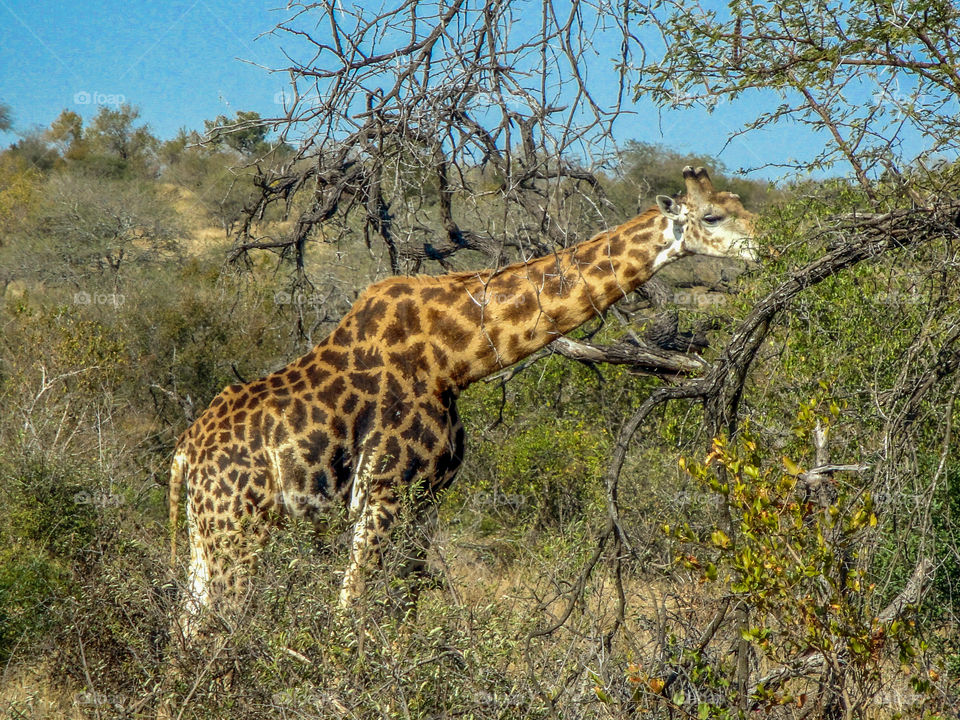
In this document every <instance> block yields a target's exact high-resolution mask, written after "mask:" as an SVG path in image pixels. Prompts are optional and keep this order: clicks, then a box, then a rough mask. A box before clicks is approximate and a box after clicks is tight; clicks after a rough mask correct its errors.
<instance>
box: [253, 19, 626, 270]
mask: <svg viewBox="0 0 960 720" xmlns="http://www.w3.org/2000/svg"><path fill="white" fill-rule="evenodd" d="M293 8H294V11H293V13H292V14H291V16H290V17H289V18H288V19H287V20H285V21H284V22H282V23H280V24H279V25H278V26H277V27H276V28H275V30H274V31H273V32H274V33H275V34H277V35H280V36H281V37H282V38H283V40H284V43H285V47H286V48H287V53H288V55H290V56H291V57H294V58H299V60H298V61H296V62H294V63H292V64H291V65H290V66H289V67H286V68H282V70H284V71H285V72H287V73H289V75H290V77H291V87H290V90H289V91H287V92H286V93H285V94H284V96H283V99H284V101H285V115H284V116H283V117H280V118H274V119H273V122H275V123H277V124H279V126H280V128H281V137H282V138H283V139H284V140H285V141H286V142H289V143H291V144H293V145H296V146H298V147H299V152H298V153H297V155H296V157H295V158H294V160H293V161H292V162H291V163H289V164H288V165H287V167H286V168H284V170H283V171H281V172H279V173H277V174H265V175H264V176H263V177H262V178H261V180H260V185H261V187H262V190H263V194H262V198H261V200H260V202H259V203H257V204H256V205H255V206H254V207H253V208H251V212H250V218H251V219H253V218H256V217H258V216H259V215H260V214H262V212H263V210H264V208H265V207H266V206H267V205H269V204H270V203H272V202H277V201H287V202H289V201H290V200H291V199H292V198H293V197H294V196H296V195H297V194H301V193H302V194H305V195H309V196H310V200H309V202H308V206H307V208H306V209H305V210H304V211H303V212H301V213H300V214H299V216H298V217H297V219H296V224H295V227H294V228H293V230H292V231H291V232H290V233H289V234H288V235H287V236H286V237H284V238H282V239H279V240H278V239H271V240H268V241H264V240H263V239H262V238H258V237H257V236H256V235H255V232H254V226H253V224H252V223H250V222H248V223H247V224H245V225H244V227H243V229H242V232H241V242H240V243H239V245H238V252H240V253H244V252H247V251H249V250H252V249H256V248H267V249H273V250H279V251H281V252H285V253H289V254H291V255H292V256H293V257H294V258H296V262H297V263H298V266H299V267H302V263H303V254H304V252H305V244H306V241H307V239H308V237H309V236H310V233H311V232H313V231H314V230H315V229H316V228H318V227H319V226H320V225H321V224H323V225H324V235H325V237H332V236H335V235H336V233H337V232H340V233H343V232H347V231H348V229H349V222H350V221H351V220H354V219H355V220H357V221H358V222H359V223H360V225H361V226H362V232H363V234H364V238H365V240H366V241H367V242H368V243H370V242H373V241H377V242H382V243H384V244H385V246H386V248H387V249H388V252H389V261H390V269H391V270H392V271H393V272H400V271H404V270H416V269H418V268H419V267H420V266H421V265H422V264H423V262H424V261H427V260H432V261H436V262H437V263H439V264H440V265H441V266H442V267H449V258H450V256H451V255H453V254H454V253H456V252H458V251H460V250H463V249H468V248H469V249H472V250H478V251H480V252H482V253H484V254H485V255H486V256H488V258H490V259H492V260H494V261H496V260H497V259H498V258H499V257H500V254H501V252H502V251H503V248H504V247H513V248H515V249H517V250H519V251H521V252H526V253H529V252H531V251H537V250H539V251H542V250H544V249H545V248H546V247H548V246H549V244H551V243H553V244H559V245H565V244H567V243H568V242H570V241H571V240H574V239H576V238H577V237H578V232H579V231H580V230H581V229H582V227H583V223H577V222H572V219H573V218H575V217H579V216H582V215H585V218H584V219H585V220H586V221H587V224H588V225H589V226H591V227H596V226H597V224H598V223H599V222H600V221H601V218H602V216H603V214H604V212H605V205H604V198H603V194H602V192H601V189H600V186H599V183H598V180H597V177H596V176H595V175H594V174H593V172H592V169H594V168H596V167H597V166H598V165H599V164H600V163H602V162H603V161H605V160H606V159H607V156H608V155H609V153H610V152H611V151H612V149H613V147H612V145H611V142H610V138H611V135H610V129H611V125H612V123H613V122H614V121H615V120H616V119H617V117H618V115H619V111H620V106H619V105H620V101H621V100H622V99H624V98H625V97H626V94H627V92H628V87H627V76H626V74H625V70H626V68H627V65H628V60H629V57H630V47H631V41H630V33H631V25H630V17H629V14H625V15H624V17H623V18H619V17H616V16H611V15H609V13H607V12H606V10H604V9H603V8H599V7H592V6H588V5H585V4H579V3H575V4H574V5H573V6H572V7H564V6H561V5H560V4H557V3H554V2H552V1H545V2H542V3H540V4H537V5H536V6H530V7H528V6H525V7H523V8H521V7H519V6H516V5H515V4H513V3H509V2H496V3H486V4H482V5H478V4H476V3H471V2H467V1H466V0H455V1H454V2H451V3H434V2H423V1H422V0H406V1H405V2H399V3H395V4H393V5H392V6H390V7H386V6H385V7H383V8H382V9H379V10H375V11H373V10H367V9H365V8H364V7H363V6H362V5H361V4H354V5H352V6H350V7H347V6H345V5H343V4H341V3H335V2H333V1H332V0H330V1H325V2H320V3H311V4H309V5H299V4H294V5H293ZM601 40H602V41H603V42H605V43H608V44H612V46H613V47H618V48H620V50H619V55H618V58H615V59H613V60H614V62H613V65H612V67H611V71H610V72H609V73H607V72H604V78H603V80H604V83H606V84H609V83H610V82H611V77H612V78H613V83H614V84H615V85H616V87H617V91H616V92H615V93H614V99H613V101H612V104H611V103H609V102H608V103H606V104H604V103H601V101H600V100H599V99H598V98H597V97H596V95H595V91H594V90H593V89H592V88H593V87H595V78H594V77H593V76H592V74H591V72H592V71H589V62H588V59H589V57H590V56H593V55H595V51H594V50H593V49H592V48H593V44H594V43H596V42H599V41H601ZM604 64H606V62H605V63H604ZM235 127H236V128H237V129H242V127H243V123H240V124H238V125H236V126H235ZM334 228H336V230H335V229H334Z"/></svg>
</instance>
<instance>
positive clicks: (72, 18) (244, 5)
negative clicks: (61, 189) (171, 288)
mask: <svg viewBox="0 0 960 720" xmlns="http://www.w3.org/2000/svg"><path fill="white" fill-rule="evenodd" d="M275 8H277V4H276V3H272V2H268V1H266V0H167V1H166V2H158V1H154V2H145V1H143V0H139V1H137V0H134V1H133V2H130V1H127V2H120V1H119V0H88V1H87V2H83V3H79V2H64V1H62V0H61V1H57V2H53V1H51V0H0V102H4V103H6V104H8V105H10V106H11V108H12V110H13V119H14V123H15V130H16V131H17V132H20V133H22V132H24V131H28V130H30V129H31V128H34V127H46V126H48V125H49V124H50V123H51V122H52V121H53V120H54V119H55V118H56V117H57V115H59V114H60V112H61V111H62V110H63V109H65V108H68V109H70V110H73V111H75V112H78V113H79V114H80V115H81V116H83V118H84V119H85V120H87V119H89V118H91V117H93V115H95V114H96V112H97V109H98V105H99V104H102V103H117V102H121V101H122V102H127V103H130V104H132V105H135V106H138V107H139V108H140V109H141V117H142V119H143V120H144V121H146V122H147V123H148V124H149V126H150V128H151V130H152V131H153V132H154V133H155V134H156V135H158V136H159V137H161V138H162V139H166V138H170V137H172V136H173V135H174V134H175V133H176V132H177V130H178V129H179V128H187V129H202V127H203V120H205V119H212V118H214V117H216V116H217V115H224V114H225V115H232V114H233V113H234V112H236V111H237V110H255V111H257V112H259V113H260V114H261V115H264V116H271V115H275V114H277V113H278V112H279V111H280V106H279V105H278V104H277V100H276V99H277V97H278V93H279V92H280V91H281V90H282V89H283V88H284V86H285V85H286V82H287V77H286V76H285V75H283V74H271V73H269V72H268V71H267V70H266V69H265V68H267V67H278V66H282V65H284V64H286V62H287V61H286V60H285V59H284V57H283V54H282V47H281V42H288V43H289V39H287V40H284V39H283V38H277V37H274V36H270V35H267V36H264V37H260V38H259V39H258V38H257V36H258V35H261V34H262V33H265V32H267V31H269V30H270V29H271V28H272V27H273V26H274V25H275V24H276V23H277V22H278V21H279V20H281V19H282V18H283V17H284V16H285V13H286V11H284V10H282V9H281V10H277V9H275ZM288 47H290V45H289V44H288ZM598 76H600V77H602V70H601V71H600V72H597V73H594V77H598ZM629 109H631V110H633V111H634V112H635V113H636V114H635V115H631V116H627V117H625V118H624V119H623V120H622V121H621V122H620V123H619V129H618V133H617V135H618V138H617V139H618V140H619V141H624V140H627V139H637V140H641V141H646V142H654V143H662V144H664V145H667V146H669V147H671V148H674V149H677V150H680V151H683V152H695V153H705V154H708V155H712V156H717V157H719V158H720V159H721V160H722V161H723V162H724V163H725V164H726V165H727V167H729V168H731V169H734V170H736V169H738V168H741V167H750V166H756V165H759V164H761V163H763V162H765V161H773V162H784V161H787V160H789V159H791V158H798V159H803V158H805V157H812V156H813V155H814V154H815V153H816V149H817V148H819V147H820V145H821V142H822V141H821V140H818V139H817V138H816V137H814V136H813V135H811V134H810V133H809V132H808V131H805V130H803V129H801V128H798V127H793V128H789V127H785V128H781V129H778V130H776V131H767V132H764V133H757V134H754V135H751V136H749V138H747V139H743V138H741V139H737V140H734V141H733V142H732V143H731V144H730V145H728V146H727V147H726V149H724V143H725V140H726V137H727V135H728V134H729V133H730V132H732V131H733V130H734V129H736V128H738V127H740V126H741V125H742V124H743V121H744V119H745V118H746V117H752V116H753V115H754V113H756V111H757V108H756V106H755V105H754V106H753V107H749V106H748V104H747V103H740V104H734V105H721V106H720V107H718V108H717V109H716V110H714V112H713V113H712V114H708V113H707V112H706V111H703V110H691V109H686V110H679V111H672V112H669V113H664V114H663V115H658V113H657V112H656V111H655V110H654V109H653V108H652V106H651V105H650V104H649V103H644V102H642V101H641V103H639V104H638V105H636V106H632V107H631V108H629ZM15 140H16V134H13V133H7V134H0V146H6V145H8V144H10V143H11V142H14V141H15ZM757 175H759V176H761V177H771V178H772V177H776V175H777V171H776V170H767V171H764V172H761V173H758V174H757Z"/></svg>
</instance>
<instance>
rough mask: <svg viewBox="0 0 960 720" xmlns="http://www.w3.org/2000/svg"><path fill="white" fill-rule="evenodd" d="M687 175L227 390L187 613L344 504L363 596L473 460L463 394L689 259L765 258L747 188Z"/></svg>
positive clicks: (391, 288)
mask: <svg viewBox="0 0 960 720" xmlns="http://www.w3.org/2000/svg"><path fill="white" fill-rule="evenodd" d="M683 177H684V180H685V185H686V195H685V197H684V198H683V199H681V200H678V199H674V198H670V197H667V196H664V195H661V196H658V197H657V205H656V207H653V208H651V209H649V210H647V211H646V212H643V213H641V214H640V215H638V216H637V217H635V218H633V219H632V220H629V221H627V222H626V223H624V224H622V225H620V226H618V227H614V228H612V229H609V230H605V231H603V232H600V233H599V234H597V235H595V236H594V237H592V238H591V239H590V240H587V241H585V242H583V243H580V244H578V245H575V246H573V247H570V248H567V249H565V250H562V251H557V252H555V253H553V254H551V255H547V256H545V257H541V258H537V259H533V260H529V261H524V262H518V263H516V264H513V265H510V266H507V267H504V268H501V269H499V270H495V271H491V270H484V271H470V272H459V273H452V274H448V275H442V276H436V277H432V276H423V275H420V276H400V277H390V278H387V279H385V280H383V281H381V282H377V283H375V284H373V285H371V286H370V287H369V288H368V289H367V290H366V291H365V292H364V293H363V294H362V295H361V296H360V297H359V298H358V299H357V301H356V302H355V304H354V305H353V307H352V308H351V309H350V311H349V312H347V314H346V315H345V316H344V317H343V318H342V320H341V321H340V323H339V325H338V326H337V327H336V328H335V329H334V331H333V332H332V333H331V334H330V335H329V336H328V337H327V338H326V339H325V340H323V341H321V342H320V343H319V344H318V345H316V346H315V347H314V348H313V349H312V350H311V351H310V352H308V353H307V354H306V355H304V356H303V357H301V358H299V359H297V360H294V361H293V362H291V363H290V364H289V365H287V366H285V367H283V368H281V369H279V370H277V371H276V372H273V373H271V374H269V375H267V376H265V377H263V378H261V379H259V380H256V381H253V382H249V383H246V384H236V385H231V386H229V387H227V388H226V389H225V390H223V392H221V393H220V394H219V395H218V396H217V397H216V398H214V399H213V401H212V402H211V403H210V406H209V407H208V408H207V409H206V410H205V411H204V412H203V413H202V414H201V415H200V416H199V417H198V418H197V420H196V421H195V422H194V423H193V425H191V426H190V427H189V428H188V429H187V430H186V431H185V432H184V433H183V434H182V435H181V436H180V438H179V440H178V443H177V446H176V449H175V452H174V459H173V467H172V471H171V478H170V524H171V528H172V531H173V532H172V534H173V540H172V542H171V559H172V561H174V562H175V560H176V525H177V517H178V505H179V496H180V490H181V486H182V484H183V482H184V481H185V482H186V484H187V492H188V498H187V501H186V516H187V528H188V537H189V543H190V565H189V581H188V596H189V597H188V600H187V602H186V606H185V612H186V615H187V620H188V621H189V619H190V618H191V617H195V616H196V614H197V613H198V612H199V611H200V610H201V609H202V608H205V607H208V606H210V605H211V604H214V602H215V601H219V599H220V598H222V597H229V596H233V597H236V596H237V594H238V593H239V592H240V590H241V588H243V587H244V586H245V585H246V584H247V580H246V578H247V576H248V574H249V570H250V568H251V566H252V565H253V563H254V557H255V554H256V548H257V547H258V546H259V544H261V543H262V542H263V541H264V540H265V538H266V536H267V535H268V533H269V530H270V528H271V527H274V526H276V524H277V523H278V522H280V521H282V518H284V517H285V516H288V515H291V516H298V517H305V518H307V519H310V520H313V521H315V522H317V523H322V522H323V520H324V518H325V517H326V516H329V514H330V513H331V512H335V511H338V510H337V508H339V509H340V510H339V511H342V510H344V509H345V510H346V513H347V518H348V521H349V522H350V523H351V524H352V540H351V543H350V561H349V566H348V567H347V570H346V573H345V575H344V577H343V581H342V585H341V590H340V595H339V603H340V605H341V606H342V607H344V608H348V607H350V606H351V605H353V604H354V603H355V602H356V600H357V598H358V597H359V596H360V595H361V594H362V593H363V591H364V584H365V580H364V574H365V571H366V570H368V568H369V566H370V565H371V564H372V563H374V562H375V561H376V560H377V559H378V558H379V557H380V547H381V544H382V543H384V541H386V540H387V539H388V537H389V535H390V532H391V529H392V527H393V526H394V524H395V520H396V519H397V515H398V513H399V512H400V510H401V505H402V502H401V501H402V499H403V498H404V497H405V494H407V495H409V494H411V492H412V494H413V495H415V496H416V499H417V503H416V505H417V506H418V507H420V508H424V507H435V500H436V498H437V495H438V493H440V492H441V491H442V490H443V489H444V488H446V487H447V486H449V484H450V483H451V482H452V481H453V479H454V476H455V475H456V473H457V469H458V468H459V466H460V464H461V462H462V461H463V455H464V429H463V425H462V424H461V422H460V418H459V416H458V414H457V405H456V400H457V396H458V394H459V393H460V391H461V390H463V389H464V388H466V387H467V386H468V385H470V384H471V383H473V382H474V381H476V380H479V379H481V378H483V377H485V376H487V375H490V374H491V373H494V372H496V371H498V370H500V369H502V368H505V367H507V366H509V365H511V364H512V363H515V362H517V361H518V360H520V359H522V358H524V357H526V356H527V355H530V354H531V353H533V352H534V351H536V350H538V349H539V348H541V347H544V346H545V345H547V344H549V343H550V342H552V341H553V340H554V339H556V338H558V337H560V336H561V335H563V334H565V333H567V332H569V331H570V330H572V329H574V328H576V327H577V326H579V325H580V324H582V323H584V322H585V321H587V320H588V319H590V318H592V317H594V316H596V315H597V314H599V313H601V312H603V311H604V310H605V309H606V308H607V307H609V306H610V305H612V304H613V303H614V302H616V301H617V300H619V299H620V298H623V297H625V296H626V295H628V294H629V293H630V292H632V291H633V290H634V289H636V288H637V287H638V286H639V285H640V284H641V283H643V282H645V281H647V280H648V279H649V278H650V277H651V276H652V275H653V274H654V273H655V272H656V271H657V270H658V269H660V268H661V267H663V266H664V265H666V264H667V263H669V262H672V261H674V260H676V259H677V258H679V257H682V256H684V255H689V254H693V253H699V254H704V255H714V256H732V257H743V258H747V259H754V251H753V249H752V245H751V235H752V232H753V218H754V216H753V214H752V213H750V212H748V211H747V210H745V209H744V207H743V205H742V203H741V202H740V198H739V197H738V196H737V195H735V194H732V193H729V192H718V191H716V190H715V189H714V187H713V184H712V182H711V180H710V177H709V175H708V173H707V171H706V170H705V169H703V168H696V169H694V168H691V167H686V168H684V170H683ZM415 559H416V558H415ZM419 559H420V560H422V559H423V558H422V557H420V558H419Z"/></svg>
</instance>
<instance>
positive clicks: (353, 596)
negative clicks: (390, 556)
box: [340, 491, 397, 608]
mask: <svg viewBox="0 0 960 720" xmlns="http://www.w3.org/2000/svg"><path fill="white" fill-rule="evenodd" d="M396 505H397V503H396V499H395V496H394V494H393V493H392V492H390V491H386V492H381V493H375V494H373V495H372V496H370V494H369V493H367V494H366V497H365V498H363V500H361V501H360V504H359V508H358V510H359V512H358V513H357V516H356V517H357V519H356V522H355V523H354V526H353V541H352V543H351V546H350V565H349V566H348V567H347V572H346V574H345V575H344V576H343V585H342V587H341V589H340V606H341V607H343V608H349V607H351V606H353V604H354V603H355V602H356V600H357V598H359V597H360V596H361V595H362V594H363V591H364V588H365V587H366V579H365V575H366V573H367V571H368V570H369V569H370V566H371V565H373V564H379V563H380V562H381V556H380V548H381V545H382V543H383V542H384V541H385V540H387V539H388V538H389V536H390V533H391V531H392V530H393V525H394V519H395V516H396Z"/></svg>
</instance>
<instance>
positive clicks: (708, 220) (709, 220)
mask: <svg viewBox="0 0 960 720" xmlns="http://www.w3.org/2000/svg"><path fill="white" fill-rule="evenodd" d="M721 220H723V215H704V216H703V222H704V224H705V225H716V224H717V223H719V222H720V221H721Z"/></svg>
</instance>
